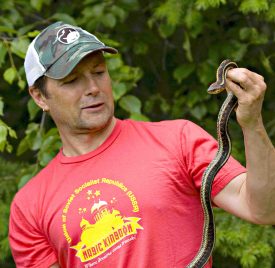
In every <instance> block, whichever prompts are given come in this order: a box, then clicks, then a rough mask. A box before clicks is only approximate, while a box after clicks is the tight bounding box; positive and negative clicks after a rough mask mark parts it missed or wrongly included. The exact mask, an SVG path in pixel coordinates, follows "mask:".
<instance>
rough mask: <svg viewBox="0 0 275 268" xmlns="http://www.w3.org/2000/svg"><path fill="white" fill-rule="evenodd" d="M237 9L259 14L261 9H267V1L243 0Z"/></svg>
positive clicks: (245, 12)
mask: <svg viewBox="0 0 275 268" xmlns="http://www.w3.org/2000/svg"><path fill="white" fill-rule="evenodd" d="M239 9H240V11H241V12H243V13H244V14H247V13H250V12H251V13H257V14H259V13H260V12H261V11H265V10H267V9H268V1H267V0H243V1H242V3H241V5H240V7H239Z"/></svg>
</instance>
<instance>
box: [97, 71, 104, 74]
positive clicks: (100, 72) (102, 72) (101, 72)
mask: <svg viewBox="0 0 275 268" xmlns="http://www.w3.org/2000/svg"><path fill="white" fill-rule="evenodd" d="M95 73H96V74H97V75H101V74H104V73H105V71H96V72H95Z"/></svg>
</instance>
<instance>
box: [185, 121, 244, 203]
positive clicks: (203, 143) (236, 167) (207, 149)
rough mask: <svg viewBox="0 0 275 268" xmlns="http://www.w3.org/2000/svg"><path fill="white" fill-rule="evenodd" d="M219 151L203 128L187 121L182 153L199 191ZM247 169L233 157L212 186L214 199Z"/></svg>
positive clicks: (216, 144) (214, 141)
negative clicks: (206, 172) (209, 166)
mask: <svg viewBox="0 0 275 268" xmlns="http://www.w3.org/2000/svg"><path fill="white" fill-rule="evenodd" d="M217 150H218V143H217V141H216V140H215V139H214V138H213V137H212V136H211V135H210V134H208V133H207V132H206V131H205V130H203V129H202V128H201V127H199V126H197V125H196V124H194V123H192V122H190V121H187V122H186V123H185V125H184V127H183V135H182V151H183V154H184V157H185V160H186V161H185V162H186V165H187V169H188V174H189V176H190V178H191V179H192V183H193V185H194V187H195V188H196V189H197V191H199V189H200V186H201V180H202V176H203V172H204V171H205V169H206V168H207V166H208V165H209V163H210V162H211V161H212V160H213V159H214V158H215V155H216V153H217ZM245 172H246V169H245V168H244V167H243V166H242V165H241V164H240V163H239V162H238V161H237V160H235V159H234V158H233V157H232V156H231V157H230V158H229V159H228V161H227V163H226V164H225V165H224V166H223V168H222V169H221V170H220V171H219V172H218V174H217V175H216V177H215V179H214V182H213V185H212V198H213V197H214V196H215V195H217V194H218V193H219V192H220V191H221V190H222V189H223V188H224V187H225V186H226V185H227V184H228V183H229V182H230V181H231V180H232V179H234V178H235V177H236V176H238V175H240V174H241V173H245Z"/></svg>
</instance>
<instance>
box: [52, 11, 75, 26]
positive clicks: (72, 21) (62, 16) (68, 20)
mask: <svg viewBox="0 0 275 268" xmlns="http://www.w3.org/2000/svg"><path fill="white" fill-rule="evenodd" d="M51 18H52V19H55V20H57V21H64V22H65V23H68V24H72V25H76V24H77V23H76V21H75V19H74V18H73V17H71V16H70V15H68V14H66V13H55V14H54V15H53V16H52V17H51Z"/></svg>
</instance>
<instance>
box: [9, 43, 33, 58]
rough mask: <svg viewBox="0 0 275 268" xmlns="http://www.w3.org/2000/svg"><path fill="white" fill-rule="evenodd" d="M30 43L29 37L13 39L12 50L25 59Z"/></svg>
mask: <svg viewBox="0 0 275 268" xmlns="http://www.w3.org/2000/svg"><path fill="white" fill-rule="evenodd" d="M29 44H30V41H29V40H28V39H27V38H19V39H17V40H14V41H12V43H11V51H12V52H13V53H14V54H16V55H17V56H18V57H20V58H22V59H24V58H25V54H26V51H27V49H28V46H29Z"/></svg>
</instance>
